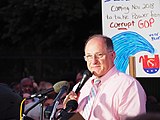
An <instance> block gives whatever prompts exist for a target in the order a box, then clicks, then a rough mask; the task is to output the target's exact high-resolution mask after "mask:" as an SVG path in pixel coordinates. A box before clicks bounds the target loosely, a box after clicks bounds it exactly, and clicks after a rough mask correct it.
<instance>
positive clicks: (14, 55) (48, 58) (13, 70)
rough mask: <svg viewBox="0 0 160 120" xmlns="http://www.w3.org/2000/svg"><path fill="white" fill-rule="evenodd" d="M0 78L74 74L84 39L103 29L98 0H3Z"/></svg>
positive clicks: (80, 64) (0, 4) (79, 65)
mask: <svg viewBox="0 0 160 120" xmlns="http://www.w3.org/2000/svg"><path fill="white" fill-rule="evenodd" d="M0 27H1V29H0V41H1V44H0V67H1V72H0V79H1V80H3V81H8V82H11V81H14V80H20V79H21V78H22V77H25V76H30V75H31V76H34V78H35V80H37V81H39V80H54V81H56V80H58V79H65V78H66V79H67V78H69V79H74V74H75V73H76V72H77V71H78V70H80V69H85V68H86V64H85V62H84V60H83V47H84V40H85V39H87V37H88V36H89V35H91V34H93V33H101V29H102V28H101V3H100V1H97V0H90V1H87V2H86V1H85V0H8V1H7V0H1V1H0Z"/></svg>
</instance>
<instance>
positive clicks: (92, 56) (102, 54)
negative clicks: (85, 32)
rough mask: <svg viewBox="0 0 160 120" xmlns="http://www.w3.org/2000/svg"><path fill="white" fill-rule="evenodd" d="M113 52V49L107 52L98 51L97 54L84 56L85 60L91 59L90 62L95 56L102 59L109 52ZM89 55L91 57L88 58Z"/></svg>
mask: <svg viewBox="0 0 160 120" xmlns="http://www.w3.org/2000/svg"><path fill="white" fill-rule="evenodd" d="M111 52H113V50H109V51H108V52H106V53H100V52H98V53H96V54H94V55H91V54H89V55H85V56H84V60H85V61H89V62H90V61H92V60H93V58H96V59H98V60H100V59H102V58H103V57H104V56H105V55H106V54H107V53H111ZM88 57H90V59H88Z"/></svg>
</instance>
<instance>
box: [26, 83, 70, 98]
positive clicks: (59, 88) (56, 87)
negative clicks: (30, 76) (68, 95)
mask: <svg viewBox="0 0 160 120" xmlns="http://www.w3.org/2000/svg"><path fill="white" fill-rule="evenodd" d="M63 86H67V87H69V86H70V85H69V82H67V81H60V82H57V83H56V84H54V85H53V87H52V88H50V89H47V90H42V91H40V92H37V93H35V94H33V95H31V96H29V97H28V98H26V99H32V98H34V97H38V98H39V97H42V96H44V95H47V94H48V93H50V92H53V91H54V92H55V93H59V91H60V90H61V88H62V87H63Z"/></svg>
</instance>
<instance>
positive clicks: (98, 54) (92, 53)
mask: <svg viewBox="0 0 160 120" xmlns="http://www.w3.org/2000/svg"><path fill="white" fill-rule="evenodd" d="M85 56H86V57H85V59H86V61H87V67H88V69H89V70H90V71H91V72H92V73H93V74H94V75H96V76H97V77H101V76H103V75H104V74H106V73H107V72H108V71H109V70H110V69H111V68H112V67H113V66H114V58H115V52H114V51H109V50H107V48H106V45H105V43H104V40H103V39H102V38H98V37H95V38H92V39H91V40H90V41H88V43H87V45H86V47H85Z"/></svg>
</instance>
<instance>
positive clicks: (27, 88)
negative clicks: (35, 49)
mask: <svg viewBox="0 0 160 120" xmlns="http://www.w3.org/2000/svg"><path fill="white" fill-rule="evenodd" d="M83 72H84V70H81V71H79V72H78V73H77V74H76V77H75V79H74V80H70V81H68V82H69V83H70V90H71V89H72V88H73V86H74V85H75V84H76V83H78V82H79V81H80V80H81V79H82V76H83ZM9 87H10V88H11V89H12V90H13V91H14V92H15V93H18V94H19V95H20V96H21V97H22V99H24V98H28V97H30V95H32V94H34V93H38V92H40V91H43V90H46V89H49V88H52V87H53V83H51V82H50V81H45V80H42V81H40V82H38V83H37V82H36V81H35V80H34V79H33V78H32V77H25V78H22V79H21V80H20V82H19V83H17V82H14V83H11V84H10V85H9ZM56 95H57V93H55V92H54V91H53V92H51V93H49V95H48V97H47V99H45V101H44V102H43V107H44V108H43V112H44V110H45V109H46V108H47V107H48V106H51V105H52V104H53V100H54V98H55V97H56ZM38 100H39V98H33V99H27V100H25V102H24V105H23V107H24V108H23V112H24V111H26V110H27V109H29V108H30V107H32V106H33V105H34V104H35V103H36V102H38ZM60 108H62V107H60ZM146 108H147V112H151V113H153V112H156V113H157V112H160V103H159V101H158V100H157V98H156V97H154V96H147V105H146ZM43 114H44V113H43ZM40 115H41V106H40V105H37V106H36V107H34V108H33V109H32V110H30V111H28V113H27V117H29V119H31V120H32V119H34V120H39V119H40ZM43 117H44V118H43V119H45V116H43Z"/></svg>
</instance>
